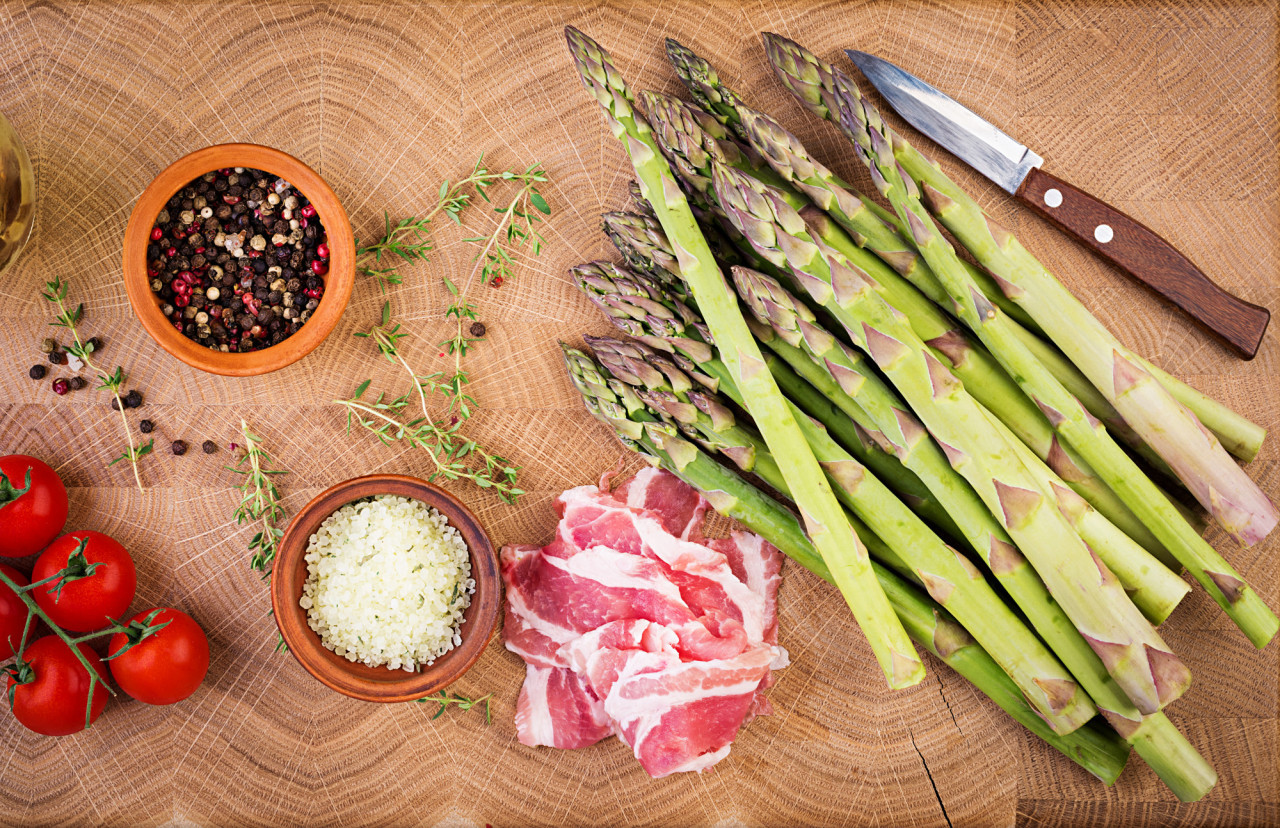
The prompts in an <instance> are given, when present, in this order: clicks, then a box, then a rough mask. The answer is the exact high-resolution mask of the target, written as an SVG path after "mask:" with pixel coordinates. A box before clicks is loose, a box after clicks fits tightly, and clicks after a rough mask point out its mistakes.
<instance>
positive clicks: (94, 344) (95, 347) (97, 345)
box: [84, 336, 102, 354]
mask: <svg viewBox="0 0 1280 828" xmlns="http://www.w3.org/2000/svg"><path fill="white" fill-rule="evenodd" d="M84 345H85V347H86V348H88V349H89V350H90V351H92V352H93V353H95V354H96V353H97V352H98V351H101V350H102V340H101V339H100V338H99V337H96V336H91V337H89V341H88V342H86V343H84Z"/></svg>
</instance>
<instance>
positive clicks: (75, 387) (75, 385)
mask: <svg viewBox="0 0 1280 828" xmlns="http://www.w3.org/2000/svg"><path fill="white" fill-rule="evenodd" d="M70 384H71V390H72V391H79V390H80V389H81V388H84V387H85V385H86V384H87V383H85V381H84V377H72V378H71V379H70Z"/></svg>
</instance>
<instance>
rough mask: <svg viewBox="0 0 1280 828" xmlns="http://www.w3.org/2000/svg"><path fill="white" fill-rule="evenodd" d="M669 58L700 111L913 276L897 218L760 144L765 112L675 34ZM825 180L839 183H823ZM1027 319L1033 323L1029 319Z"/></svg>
mask: <svg viewBox="0 0 1280 828" xmlns="http://www.w3.org/2000/svg"><path fill="white" fill-rule="evenodd" d="M667 57H668V58H669V59H670V61H671V65H672V66H673V67H675V70H676V74H677V75H679V76H680V80H681V81H683V82H684V85H685V88H687V89H688V90H689V94H690V95H691V96H692V97H693V100H694V103H696V104H697V105H698V107H699V108H700V109H702V110H703V111H704V112H706V113H707V114H708V115H710V116H711V117H712V118H714V119H715V120H716V121H717V122H718V123H719V124H720V125H722V126H723V127H725V128H726V129H728V130H730V131H732V133H733V134H734V136H735V137H736V138H737V139H738V140H740V141H742V142H743V143H745V144H747V145H748V146H749V147H751V148H752V149H754V150H755V151H756V152H758V153H759V154H760V155H761V156H762V157H763V158H764V159H765V160H767V161H768V163H769V166H771V167H773V168H774V170H775V171H777V172H778V173H779V174H780V175H781V176H782V177H783V178H784V179H785V180H786V181H787V182H788V183H789V184H791V185H792V186H793V187H795V188H796V189H797V190H799V191H800V192H802V193H804V194H805V195H806V196H808V197H809V198H810V199H812V200H813V202H814V203H815V204H817V205H818V206H819V207H821V208H822V209H823V210H826V211H827V212H829V213H831V214H832V215H833V217H835V218H836V220H837V221H839V222H840V224H841V225H842V226H843V227H844V228H845V229H846V230H848V231H849V233H850V234H852V236H853V237H854V238H855V239H857V240H858V243H859V244H860V245H863V246H866V247H868V248H869V249H870V250H873V251H874V252H875V253H876V255H877V256H879V257H880V258H882V259H884V260H885V262H886V263H887V264H889V266H890V267H892V268H893V269H894V270H896V271H898V273H900V274H902V275H903V276H906V277H908V279H910V277H909V276H908V274H909V273H910V271H912V270H913V269H914V268H916V267H918V266H919V265H918V263H919V256H918V255H916V252H915V250H914V249H913V248H912V246H911V244H910V242H908V241H907V240H906V238H905V234H903V233H902V232H901V230H902V228H901V227H900V226H899V225H898V220H897V217H896V216H894V215H893V214H892V213H887V212H886V211H884V210H883V209H881V208H880V207H879V206H878V205H877V204H876V203H875V202H873V201H871V200H870V199H868V198H865V197H862V196H860V195H859V194H857V193H854V192H852V191H851V190H849V188H848V185H846V184H844V182H842V181H840V180H839V179H838V178H836V177H835V175H833V174H832V173H831V171H830V170H828V169H826V168H825V167H823V166H822V165H821V164H818V163H817V162H812V163H809V162H808V161H807V160H806V161H802V162H801V164H800V169H797V166H796V165H794V164H792V163H790V162H789V161H787V160H786V159H785V158H781V157H773V156H771V153H770V149H771V148H769V147H766V146H762V145H761V144H760V143H759V141H758V135H756V134H754V133H756V131H757V130H758V129H759V126H758V125H757V124H753V123H752V119H751V117H750V116H751V115H752V114H755V115H760V114H761V113H756V112H754V110H752V109H750V108H749V107H748V106H747V105H746V103H745V101H744V100H743V98H742V96H740V95H738V94H737V93H736V92H734V91H733V90H732V89H730V88H729V87H728V86H727V85H725V84H724V83H723V82H722V81H721V80H720V76H719V74H718V73H717V72H716V70H715V68H714V67H713V66H712V65H711V63H710V62H709V61H707V60H706V59H705V58H703V57H701V56H699V55H697V54H696V53H694V51H693V50H692V49H689V48H688V47H686V46H683V45H681V44H680V43H679V42H678V41H676V40H673V39H671V38H667ZM766 117H767V116H766ZM770 120H772V119H770ZM793 137H794V136H793ZM797 143H798V142H797ZM774 148H776V146H775V147H774ZM780 162H781V166H779V163H780ZM797 173H798V174H797ZM822 179H825V181H826V183H829V184H834V185H835V186H834V187H827V186H824V182H823V180H822ZM769 183H773V182H769ZM987 283H988V286H989V287H990V289H991V292H992V293H993V294H995V295H996V296H998V297H999V299H998V300H995V301H1001V302H1007V303H1008V305H1009V308H1008V310H1009V311H1010V313H1011V314H1013V315H1015V316H1017V314H1019V313H1023V311H1022V310H1021V309H1020V308H1018V306H1017V305H1015V304H1014V303H1012V302H1009V301H1008V300H1007V299H1005V298H1004V296H1003V294H1001V293H1000V290H999V288H998V287H997V286H996V284H995V282H994V281H993V280H991V279H990V278H987ZM930 298H932V297H930ZM934 301H937V300H936V299H935V300H934ZM1002 307H1003V305H1002ZM1023 321H1024V322H1025V323H1026V324H1028V325H1031V326H1034V323H1033V322H1031V319H1030V317H1026V318H1025V319H1024V320H1023Z"/></svg>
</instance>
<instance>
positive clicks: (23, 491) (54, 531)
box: [0, 454, 67, 558]
mask: <svg viewBox="0 0 1280 828" xmlns="http://www.w3.org/2000/svg"><path fill="white" fill-rule="evenodd" d="M66 523H67V487H66V486H64V485H62V480H61V479H60V478H59V477H58V474H57V472H55V471H54V470H53V469H51V468H49V466H48V464H47V463H45V462H44V461H42V460H37V459H36V458H34V457H28V456H27V455H25V454H10V455H8V456H6V457H0V557H4V558H24V557H26V556H27V555H34V554H35V553H37V552H39V551H40V550H41V549H44V548H45V547H46V546H48V545H49V541H51V540H53V539H54V538H56V537H57V536H58V533H59V532H61V531H62V527H63V526H65V525H66Z"/></svg>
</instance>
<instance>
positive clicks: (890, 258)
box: [739, 106, 1158, 459]
mask: <svg viewBox="0 0 1280 828" xmlns="http://www.w3.org/2000/svg"><path fill="white" fill-rule="evenodd" d="M739 114H740V117H741V125H742V128H743V130H744V131H745V132H746V134H747V137H748V139H749V141H750V145H751V147H752V148H753V149H755V150H756V151H757V152H759V153H760V155H761V157H763V158H764V159H765V160H766V161H767V162H768V163H769V166H771V167H773V169H774V170H775V171H776V172H777V173H778V174H779V175H781V176H782V177H783V178H784V179H786V181H787V182H788V183H790V184H791V185H792V186H794V187H795V188H796V189H798V190H800V191H801V192H803V193H804V194H805V195H806V196H808V197H809V198H810V199H811V200H812V201H813V202H814V204H816V205H818V207H820V208H821V209H822V210H823V211H824V212H826V213H827V215H829V216H830V217H831V218H832V219H833V220H834V221H835V222H837V223H838V224H839V225H840V226H842V227H844V228H845V230H847V231H849V233H850V234H851V235H852V236H853V237H854V238H855V239H857V240H858V241H859V242H860V243H861V244H862V245H863V246H864V247H866V248H867V249H869V250H871V251H873V252H874V253H875V254H876V255H877V256H879V257H880V258H881V259H883V260H884V261H885V263H886V264H888V265H890V266H891V267H892V268H893V269H894V270H895V271H897V272H898V274H899V275H901V276H902V277H903V278H905V279H906V280H907V281H909V282H910V283H911V284H913V285H915V287H916V288H917V289H919V290H920V292H921V293H923V294H924V295H926V296H928V297H929V298H930V299H931V300H932V301H933V302H934V303H936V304H938V305H942V306H944V307H949V306H950V304H951V301H950V298H949V297H948V296H947V293H946V289H945V288H944V287H943V286H942V283H941V282H940V281H939V280H938V277H937V276H936V275H935V274H934V272H933V270H932V268H930V267H929V263H928V262H927V261H925V260H924V258H923V257H922V256H921V255H920V254H919V252H918V251H917V250H916V247H915V245H914V243H913V242H912V241H910V240H909V234H908V233H905V232H903V231H904V230H905V229H906V228H905V227H904V226H903V225H902V223H901V220H900V219H899V218H898V217H897V216H893V215H892V214H890V215H891V218H887V217H884V216H882V215H881V213H880V212H879V211H878V210H877V209H876V207H875V205H874V202H870V201H869V200H868V199H865V198H863V197H861V196H859V194H857V193H855V192H853V191H852V190H851V189H849V187H848V185H847V184H845V183H844V182H843V181H841V180H840V179H839V178H837V177H836V176H835V174H834V173H832V172H831V171H830V170H829V169H827V168H826V167H825V166H823V165H822V164H821V163H820V162H818V161H817V160H815V159H813V158H812V157H810V155H809V154H808V152H807V151H806V150H805V148H804V145H803V144H802V143H801V142H800V140H799V139H798V138H796V136H795V135H793V134H791V133H790V132H788V131H787V130H786V128H784V127H783V126H782V125H781V124H780V123H778V122H777V121H776V120H774V119H773V118H770V117H769V116H768V115H765V114H764V113H762V112H757V111H755V110H752V109H749V108H747V107H745V106H742V107H739ZM960 266H961V267H963V268H964V269H965V272H966V274H967V275H968V277H969V279H971V280H972V281H973V282H974V283H975V284H976V285H977V286H978V288H979V290H981V291H982V292H983V295H984V296H987V297H988V298H990V299H992V301H993V302H994V303H995V304H997V305H998V306H999V307H1000V309H1001V310H1002V311H1004V312H1005V313H1007V314H1008V315H1009V316H1010V317H1012V318H1014V319H1015V320H1017V322H1018V323H1019V324H1018V326H1017V327H1016V330H1017V331H1018V333H1019V338H1020V339H1021V340H1022V341H1023V342H1024V343H1025V344H1026V345H1027V346H1028V347H1030V348H1035V349H1036V355H1037V357H1038V358H1039V359H1040V361H1041V362H1043V363H1044V364H1045V366H1046V367H1048V368H1049V369H1050V370H1051V371H1052V372H1053V374H1054V376H1055V377H1057V378H1058V380H1059V381H1060V382H1061V383H1062V384H1063V385H1065V386H1067V388H1068V389H1069V390H1071V392H1072V393H1073V394H1075V395H1076V396H1077V397H1079V398H1080V401H1081V403H1083V404H1084V405H1085V406H1086V407H1087V408H1088V409H1089V411H1090V412H1091V413H1092V414H1093V415H1094V416H1095V417H1097V418H1098V419H1100V420H1102V421H1103V422H1104V423H1107V425H1108V426H1110V427H1111V429H1112V430H1113V431H1115V432H1118V433H1119V432H1122V433H1125V434H1127V435H1129V436H1130V437H1131V439H1132V440H1133V442H1134V445H1135V447H1144V446H1145V444H1144V443H1142V441H1141V440H1140V439H1137V437H1136V435H1135V434H1134V433H1133V430H1132V429H1130V428H1128V426H1127V425H1126V424H1125V422H1124V419H1123V418H1122V417H1121V416H1120V414H1119V413H1118V412H1117V411H1116V410H1115V408H1113V407H1112V406H1111V404H1110V403H1109V402H1107V400H1106V398H1105V397H1103V396H1102V394H1101V392H1099V391H1098V389H1096V388H1094V387H1093V385H1092V384H1090V382H1089V380H1088V379H1087V378H1086V377H1085V376H1084V375H1083V374H1081V373H1080V371H1079V369H1078V368H1076V367H1075V366H1074V365H1072V364H1071V362H1070V361H1069V360H1067V359H1066V357H1064V356H1062V354H1061V353H1059V352H1058V351H1056V350H1055V349H1053V348H1051V347H1049V346H1047V345H1046V344H1045V343H1044V342H1043V341H1042V340H1040V339H1039V338H1038V337H1036V336H1035V334H1033V333H1031V331H1028V330H1026V328H1025V327H1023V326H1024V325H1026V324H1027V323H1028V322H1029V319H1030V318H1029V316H1028V314H1027V313H1026V311H1024V310H1022V308H1020V307H1019V306H1018V305H1017V304H1016V303H1014V302H1013V301H1012V300H1010V299H1009V298H1008V297H1006V296H1005V295H1004V294H1003V293H1001V292H1000V290H999V287H998V286H997V285H996V283H995V280H994V279H992V278H991V277H990V276H988V275H987V274H985V273H983V272H982V271H980V270H978V269H977V268H975V267H973V266H972V265H970V264H969V263H968V262H961V265H960ZM1157 459H1158V458H1157Z"/></svg>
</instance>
